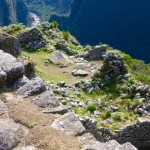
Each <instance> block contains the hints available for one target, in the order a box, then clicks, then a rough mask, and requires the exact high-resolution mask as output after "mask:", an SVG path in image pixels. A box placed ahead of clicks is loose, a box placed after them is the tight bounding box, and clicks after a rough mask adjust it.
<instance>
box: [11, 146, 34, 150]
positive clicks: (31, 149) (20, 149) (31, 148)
mask: <svg viewBox="0 0 150 150" xmlns="http://www.w3.org/2000/svg"><path fill="white" fill-rule="evenodd" d="M13 150H36V149H35V147H33V146H28V147H20V148H15V149H13Z"/></svg>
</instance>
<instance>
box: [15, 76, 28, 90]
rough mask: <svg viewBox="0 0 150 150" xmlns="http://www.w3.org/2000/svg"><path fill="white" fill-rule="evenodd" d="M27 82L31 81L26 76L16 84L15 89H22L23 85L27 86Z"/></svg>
mask: <svg viewBox="0 0 150 150" xmlns="http://www.w3.org/2000/svg"><path fill="white" fill-rule="evenodd" d="M27 82H29V79H28V78H27V77H26V76H23V77H22V78H20V79H18V80H17V81H16V82H15V84H14V88H15V89H19V88H20V87H22V86H23V85H25V84H26V83H27Z"/></svg>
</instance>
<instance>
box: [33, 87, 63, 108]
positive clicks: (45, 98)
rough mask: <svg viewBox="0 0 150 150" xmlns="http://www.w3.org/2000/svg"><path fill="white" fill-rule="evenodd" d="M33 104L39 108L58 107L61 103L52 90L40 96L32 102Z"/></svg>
mask: <svg viewBox="0 0 150 150" xmlns="http://www.w3.org/2000/svg"><path fill="white" fill-rule="evenodd" d="M32 102H33V104H35V105H37V106H39V107H47V106H49V107H57V106H59V105H60V102H59V101H58V100H57V98H56V96H55V95H54V93H53V92H52V90H47V91H45V92H43V93H42V94H40V95H38V96H37V97H35V98H34V99H33V100H32Z"/></svg>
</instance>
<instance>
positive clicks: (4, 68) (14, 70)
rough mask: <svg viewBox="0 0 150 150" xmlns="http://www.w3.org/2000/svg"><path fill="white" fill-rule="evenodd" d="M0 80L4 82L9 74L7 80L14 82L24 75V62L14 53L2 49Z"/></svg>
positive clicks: (0, 53) (0, 51) (0, 55)
mask: <svg viewBox="0 0 150 150" xmlns="http://www.w3.org/2000/svg"><path fill="white" fill-rule="evenodd" d="M0 70H1V71H0V74H1V77H0V80H2V81H1V82H3V80H4V78H6V75H7V82H10V83H11V82H14V81H15V80H16V79H18V78H20V77H22V76H23V75H24V66H23V64H22V63H21V62H20V61H19V60H18V59H16V58H15V57H13V56H12V55H10V54H8V53H5V52H4V51H2V50H0Z"/></svg>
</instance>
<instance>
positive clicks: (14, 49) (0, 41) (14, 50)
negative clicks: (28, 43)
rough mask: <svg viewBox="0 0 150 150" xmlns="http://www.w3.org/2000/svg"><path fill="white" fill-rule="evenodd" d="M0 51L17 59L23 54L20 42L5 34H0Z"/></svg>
mask: <svg viewBox="0 0 150 150" xmlns="http://www.w3.org/2000/svg"><path fill="white" fill-rule="evenodd" d="M0 49H2V50H3V51H4V52H7V53H9V54H11V55H13V56H15V57H17V56H18V55H20V54H21V48H20V44H19V40H18V39H17V38H16V37H14V36H11V35H9V34H6V33H3V32H0Z"/></svg>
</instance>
